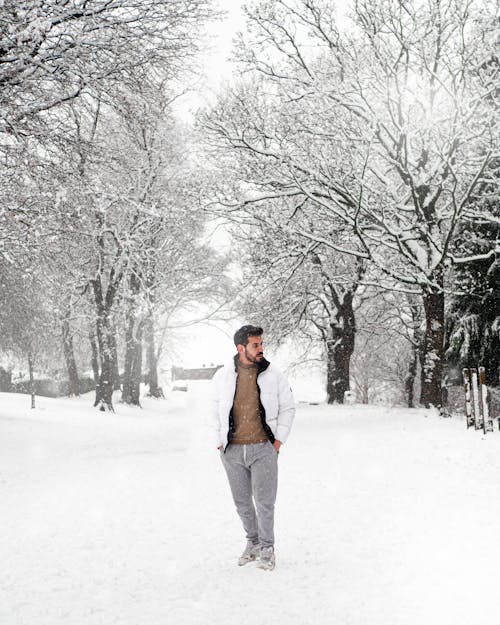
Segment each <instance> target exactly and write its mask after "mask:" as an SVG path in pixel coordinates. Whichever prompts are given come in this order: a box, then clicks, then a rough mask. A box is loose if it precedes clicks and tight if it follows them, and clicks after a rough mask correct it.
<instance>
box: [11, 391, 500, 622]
mask: <svg viewBox="0 0 500 625" xmlns="http://www.w3.org/2000/svg"><path fill="white" fill-rule="evenodd" d="M206 384H207V383H206V382H198V383H193V384H191V387H190V392H189V393H174V394H172V396H171V397H170V398H169V400H168V401H167V402H155V401H145V402H144V404H145V409H144V410H142V411H137V410H133V409H130V408H128V407H124V406H120V405H117V414H116V415H109V414H103V413H98V412H95V411H94V410H93V409H92V408H91V407H90V406H89V404H90V403H91V400H89V397H85V398H81V399H78V400H69V399H67V400H66V399H63V400H51V399H43V398H40V399H38V405H39V408H37V409H36V410H33V411H32V410H29V408H28V406H29V400H28V398H27V397H25V396H14V395H7V394H0V507H1V510H0V523H1V532H0V563H1V565H0V623H1V624H2V625H63V624H64V625H115V624H116V625H167V624H169V623H173V624H175V625H212V624H214V625H235V624H236V623H237V624H239V625H240V624H241V625H268V624H271V623H273V624H274V623H280V624H282V625H283V624H290V625H291V624H297V625H330V624H336V625H498V623H499V622H500V603H499V602H498V595H499V589H500V576H499V572H500V433H499V432H498V431H496V432H495V433H493V434H489V435H488V436H486V437H485V436H483V435H482V434H481V433H478V432H473V431H466V428H465V425H464V423H463V421H461V420H459V419H447V420H444V419H440V418H439V417H437V416H436V415H434V414H432V413H430V412H426V411H423V410H420V411H410V410H404V409H389V408H382V407H379V406H377V407H366V406H357V405H354V406H343V407H338V406H335V407H331V406H325V405H318V406H313V405H300V406H299V408H298V412H297V417H296V423H295V427H294V431H293V432H292V435H291V437H290V439H289V442H288V443H287V444H286V446H285V447H284V448H283V451H282V453H281V454H280V459H279V464H280V487H279V492H278V503H277V513H276V514H277V518H276V535H277V545H276V551H277V568H276V569H275V570H274V571H273V572H266V571H262V570H260V569H257V568H256V567H255V566H254V565H253V564H251V565H248V566H246V567H242V568H239V567H238V566H236V558H237V556H238V555H239V552H240V551H241V549H242V547H243V546H244V538H243V535H242V532H241V530H240V525H239V520H238V518H237V516H236V512H235V511H234V509H233V504H232V502H231V499H230V495H229V489H228V486H227V484H226V478H225V475H224V474H223V469H222V466H221V465H220V459H219V455H218V453H217V451H216V450H214V449H211V448H209V447H207V445H206V444H205V439H204V434H205V432H204V428H203V425H202V424H203V417H204V414H205V411H206V401H207V400H206V391H207V387H206Z"/></svg>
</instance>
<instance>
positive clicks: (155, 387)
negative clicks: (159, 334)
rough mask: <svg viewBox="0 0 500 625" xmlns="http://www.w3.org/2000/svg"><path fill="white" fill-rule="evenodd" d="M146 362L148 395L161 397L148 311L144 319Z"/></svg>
mask: <svg viewBox="0 0 500 625" xmlns="http://www.w3.org/2000/svg"><path fill="white" fill-rule="evenodd" d="M144 335H145V340H146V362H147V367H148V384H149V391H148V396H149V397H157V398H163V397H164V395H163V389H162V388H161V386H159V384H158V356H157V354H156V347H155V334H154V322H153V316H152V314H151V313H150V314H149V315H148V317H147V319H146V321H145V326H144Z"/></svg>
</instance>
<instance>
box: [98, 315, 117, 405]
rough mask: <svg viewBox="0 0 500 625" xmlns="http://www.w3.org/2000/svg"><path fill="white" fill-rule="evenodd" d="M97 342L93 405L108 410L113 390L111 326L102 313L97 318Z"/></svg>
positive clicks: (106, 316)
mask: <svg viewBox="0 0 500 625" xmlns="http://www.w3.org/2000/svg"><path fill="white" fill-rule="evenodd" d="M96 326H97V342H98V345H99V364H100V373H99V382H98V384H97V386H96V395H95V402H94V406H98V407H99V410H102V411H105V410H110V411H112V412H114V408H113V390H114V378H113V373H114V367H113V350H112V345H113V338H112V337H113V327H112V324H111V322H110V320H109V316H108V315H107V314H104V315H103V316H102V317H98V319H97V324H96Z"/></svg>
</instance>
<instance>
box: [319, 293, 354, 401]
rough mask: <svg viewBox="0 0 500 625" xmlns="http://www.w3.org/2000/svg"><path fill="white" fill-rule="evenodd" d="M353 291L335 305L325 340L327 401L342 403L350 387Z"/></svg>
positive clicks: (352, 344) (352, 345)
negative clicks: (335, 309) (335, 313)
mask: <svg viewBox="0 0 500 625" xmlns="http://www.w3.org/2000/svg"><path fill="white" fill-rule="evenodd" d="M352 304H353V293H352V292H350V291H348V292H346V293H345V294H344V297H343V300H342V302H341V303H338V306H337V319H336V323H335V324H331V325H330V328H329V333H330V336H329V337H328V339H327V342H326V355H327V366H326V371H327V375H326V395H327V402H328V403H329V404H333V403H339V404H343V403H344V395H345V392H346V391H348V390H349V389H350V375H349V370H350V364H351V356H352V353H353V351H354V341H355V335H356V323H355V317H354V309H353V305H352Z"/></svg>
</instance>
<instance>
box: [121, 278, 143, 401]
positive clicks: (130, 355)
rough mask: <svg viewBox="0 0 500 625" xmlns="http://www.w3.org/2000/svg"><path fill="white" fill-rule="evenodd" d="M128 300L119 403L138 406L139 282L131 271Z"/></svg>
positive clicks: (140, 361)
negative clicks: (121, 387)
mask: <svg viewBox="0 0 500 625" xmlns="http://www.w3.org/2000/svg"><path fill="white" fill-rule="evenodd" d="M129 290H130V291H129V292H130V300H129V305H128V311H127V327H126V330H125V365H124V368H123V389H122V398H121V401H122V402H123V403H125V404H132V405H133V406H140V401H139V400H140V389H141V376H142V325H143V324H142V320H141V321H139V322H137V314H136V313H137V298H138V295H139V291H140V282H139V278H138V276H137V273H136V272H135V271H133V272H132V273H131V274H130V280H129Z"/></svg>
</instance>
